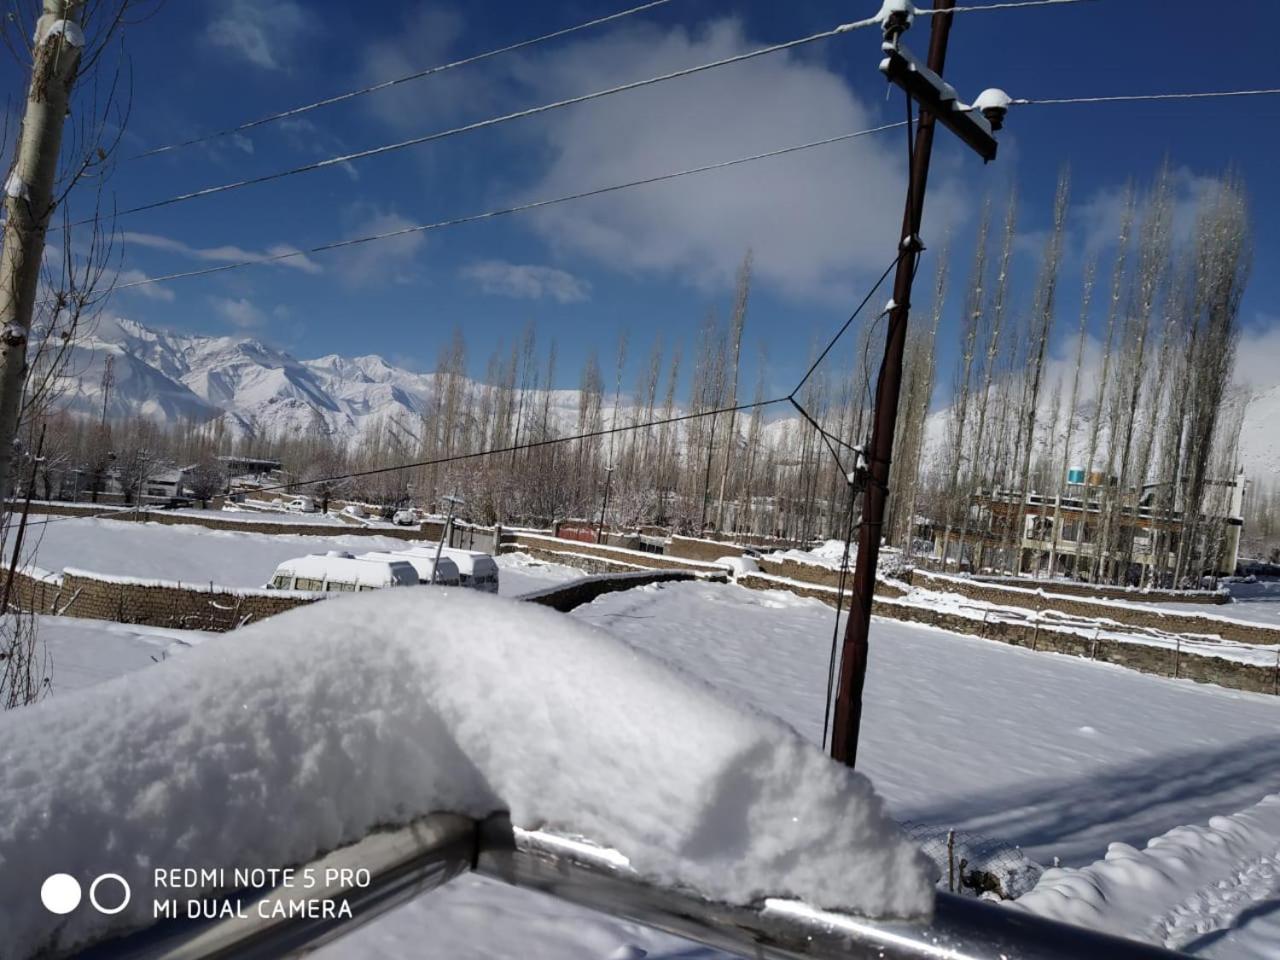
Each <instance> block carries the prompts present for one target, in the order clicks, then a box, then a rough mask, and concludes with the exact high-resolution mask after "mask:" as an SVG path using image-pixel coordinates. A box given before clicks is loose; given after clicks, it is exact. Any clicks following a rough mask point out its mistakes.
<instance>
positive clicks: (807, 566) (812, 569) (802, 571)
mask: <svg viewBox="0 0 1280 960" xmlns="http://www.w3.org/2000/svg"><path fill="white" fill-rule="evenodd" d="M757 562H758V563H759V565H760V572H761V573H769V574H772V575H773V576H775V577H786V578H787V579H788V580H803V581H804V582H805V583H819V584H822V585H824V586H828V587H839V586H840V571H839V570H833V569H832V568H831V567H823V566H819V565H818V564H816V563H801V562H799V561H798V560H774V559H771V558H770V557H761V558H760V559H759V560H758V561H757ZM852 582H853V573H852V571H850V572H849V573H848V574H846V575H845V580H844V586H845V589H846V590H848V589H849V587H850V585H851V584H852Z"/></svg>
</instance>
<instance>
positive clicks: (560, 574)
mask: <svg viewBox="0 0 1280 960" xmlns="http://www.w3.org/2000/svg"><path fill="white" fill-rule="evenodd" d="M496 559H497V561H498V569H499V571H500V572H499V574H498V592H499V593H500V594H502V596H504V597H519V596H521V595H522V594H526V593H532V592H533V591H535V590H545V589H546V588H547V587H553V586H555V585H556V584H560V583H568V582H570V581H571V580H580V579H581V578H582V577H584V576H586V574H584V573H583V572H582V571H581V570H579V569H578V568H577V567H566V566H565V565H564V564H561V563H545V562H544V561H542V560H535V559H534V558H533V557H531V556H529V555H528V554H527V553H504V554H502V555H501V556H500V557H497V558H496Z"/></svg>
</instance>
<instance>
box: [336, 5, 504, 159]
mask: <svg viewBox="0 0 1280 960" xmlns="http://www.w3.org/2000/svg"><path fill="white" fill-rule="evenodd" d="M463 29H464V21H463V19H462V17H461V16H460V15H459V14H458V13H456V12H455V11H451V10H442V9H440V8H438V7H431V6H428V5H426V4H416V5H414V6H413V8H412V9H411V10H410V12H409V13H408V14H407V15H406V16H405V17H404V18H403V20H401V21H400V22H399V23H397V24H396V26H395V27H394V29H389V30H385V31H382V32H380V33H379V34H378V36H377V39H375V40H373V41H372V42H371V43H369V44H368V45H367V46H365V48H364V49H363V50H362V51H361V64H360V74H359V77H360V81H361V83H362V84H373V83H382V82H384V81H387V80H392V79H394V78H396V77H403V76H406V75H408V74H412V73H417V72H419V71H421V70H425V69H429V68H430V67H434V66H437V65H439V64H442V63H445V62H447V61H449V60H450V59H452V57H451V53H452V51H453V49H454V47H455V45H456V44H457V41H458V38H459V37H460V36H461V35H462V32H463ZM499 69H501V65H499ZM494 82H495V75H494V72H493V71H492V70H490V69H487V67H486V65H484V64H481V65H476V66H471V67H468V68H466V69H465V70H447V71H444V72H442V73H438V74H435V75H434V76H432V77H430V78H429V79H425V80H422V81H415V82H411V83H406V84H402V85H399V86H395V87H391V88H390V89H387V90H383V91H380V92H379V93H378V94H377V95H376V96H372V97H366V98H365V101H364V102H365V106H366V108H367V109H368V110H369V111H370V112H372V114H373V115H374V116H376V117H377V118H378V119H380V120H381V121H383V122H384V123H386V124H388V125H390V126H391V127H393V128H395V129H397V130H406V131H412V132H414V133H422V132H424V131H425V130H428V129H430V127H431V126H432V125H433V124H439V123H442V122H445V121H448V120H452V119H455V118H457V117H460V116H462V115H463V114H464V113H466V114H477V115H482V114H484V113H488V112H491V110H492V108H493V107H494V106H495V102H494V96H495V94H496V88H495V86H494ZM421 155H422V156H429V154H421Z"/></svg>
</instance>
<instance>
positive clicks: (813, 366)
mask: <svg viewBox="0 0 1280 960" xmlns="http://www.w3.org/2000/svg"><path fill="white" fill-rule="evenodd" d="M905 125H906V124H905V121H904V122H903V123H895V124H892V126H894V127H901V126H905ZM906 255H907V250H906V248H905V247H904V248H903V250H902V252H901V253H899V254H898V255H897V256H896V257H894V258H893V263H891V264H889V266H888V267H887V268H886V269H885V271H884V273H882V274H881V275H880V279H879V280H877V281H876V282H875V286H873V287H872V288H871V291H870V292H869V293H868V294H867V295H866V296H865V297H864V298H863V299H862V302H861V303H860V304H858V308H857V309H856V310H854V311H853V313H851V314H850V315H849V319H848V320H846V321H845V322H844V324H843V325H842V326H841V327H840V329H839V330H837V331H836V334H835V336H834V337H832V338H831V340H830V341H829V342H828V343H827V346H826V348H825V349H824V350H823V351H822V353H820V354H818V359H817V360H815V361H813V363H811V364H810V365H809V369H808V370H806V371H805V375H804V376H803V377H801V378H800V382H799V383H798V384H796V388H795V389H794V390H792V391H791V396H792V397H794V396H795V395H796V394H797V393H799V392H800V388H801V387H803V386H804V385H805V384H806V383H808V382H809V378H810V377H812V376H813V373H814V371H815V370H817V369H818V367H819V365H820V364H821V363H822V361H823V360H825V359H826V358H827V354H829V353H830V352H831V351H832V350H833V349H835V345H836V343H837V342H838V341H839V340H840V338H841V337H843V336H844V335H845V331H847V330H848V329H849V327H851V326H852V325H853V321H854V320H856V319H858V314H860V313H862V311H863V310H864V309H865V308H866V306H867V304H868V303H870V302H871V298H872V297H874V296H875V295H876V291H877V290H879V289H880V287H881V286H882V285H883V284H884V282H885V280H886V279H888V277H889V274H891V273H893V271H894V268H896V267H897V266H898V261H899V260H901V259H902V258H903V257H905V256H906ZM788 399H790V398H788Z"/></svg>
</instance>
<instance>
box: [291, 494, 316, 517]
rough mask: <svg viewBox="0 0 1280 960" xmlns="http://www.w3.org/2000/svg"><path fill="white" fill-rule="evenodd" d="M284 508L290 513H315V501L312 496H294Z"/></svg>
mask: <svg viewBox="0 0 1280 960" xmlns="http://www.w3.org/2000/svg"><path fill="white" fill-rule="evenodd" d="M284 508H285V509H286V510H288V511H289V512H290V513H315V512H316V502H315V500H314V499H313V498H312V497H294V498H293V499H292V500H290V501H289V502H288V503H286V504H285V505H284Z"/></svg>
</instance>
